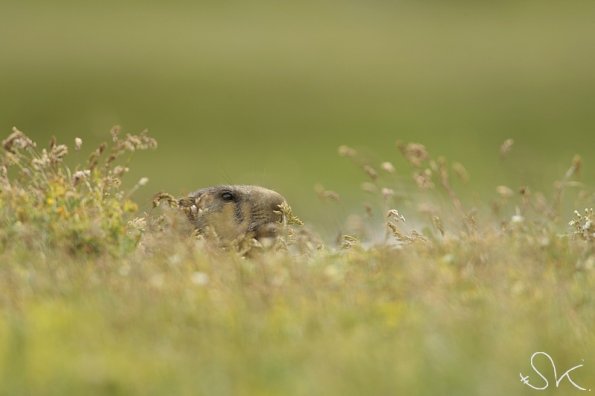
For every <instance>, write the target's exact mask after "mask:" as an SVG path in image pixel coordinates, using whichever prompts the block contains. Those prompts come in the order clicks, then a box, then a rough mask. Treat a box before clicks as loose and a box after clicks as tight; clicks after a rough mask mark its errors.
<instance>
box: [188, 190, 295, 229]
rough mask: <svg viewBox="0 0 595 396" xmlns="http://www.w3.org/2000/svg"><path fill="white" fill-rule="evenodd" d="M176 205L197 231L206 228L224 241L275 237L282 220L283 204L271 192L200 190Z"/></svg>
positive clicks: (281, 197) (278, 196)
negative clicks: (181, 209) (183, 210)
mask: <svg viewBox="0 0 595 396" xmlns="http://www.w3.org/2000/svg"><path fill="white" fill-rule="evenodd" d="M179 202H180V205H181V206H182V207H184V208H185V211H186V213H187V215H188V218H189V220H190V221H191V222H192V224H193V225H194V226H195V227H196V229H197V230H198V231H199V232H205V231H206V230H207V229H210V231H213V232H214V233H215V234H216V235H217V236H218V237H219V238H220V239H222V240H224V241H233V240H236V239H238V238H241V237H243V236H246V235H250V236H252V237H253V238H256V239H261V238H266V237H275V236H276V235H277V231H278V229H279V227H280V226H281V222H282V220H283V214H282V212H281V206H282V205H283V204H285V205H286V201H285V198H283V196H282V195H281V194H279V193H277V192H275V191H273V190H269V189H266V188H263V187H258V186H239V185H224V186H215V187H207V188H203V189H201V190H198V191H196V192H194V193H192V194H190V195H189V196H188V197H187V198H182V199H181V200H180V201H179Z"/></svg>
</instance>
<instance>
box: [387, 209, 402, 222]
mask: <svg viewBox="0 0 595 396" xmlns="http://www.w3.org/2000/svg"><path fill="white" fill-rule="evenodd" d="M386 218H387V219H388V220H389V221H390V220H395V221H397V222H399V221H402V222H403V223H404V222H405V217H404V216H403V215H402V214H401V213H399V211H398V210H397V209H391V210H389V211H388V212H386Z"/></svg>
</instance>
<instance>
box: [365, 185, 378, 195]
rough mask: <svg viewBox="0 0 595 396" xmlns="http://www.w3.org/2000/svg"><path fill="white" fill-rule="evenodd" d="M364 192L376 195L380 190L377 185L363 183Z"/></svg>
mask: <svg viewBox="0 0 595 396" xmlns="http://www.w3.org/2000/svg"><path fill="white" fill-rule="evenodd" d="M362 190H363V191H365V192H367V193H371V194H373V193H375V192H376V191H377V190H378V188H377V187H376V184H374V183H370V182H363V183H362Z"/></svg>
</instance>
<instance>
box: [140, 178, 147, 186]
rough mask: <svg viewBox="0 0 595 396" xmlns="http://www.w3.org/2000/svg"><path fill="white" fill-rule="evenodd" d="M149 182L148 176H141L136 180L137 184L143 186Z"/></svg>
mask: <svg viewBox="0 0 595 396" xmlns="http://www.w3.org/2000/svg"><path fill="white" fill-rule="evenodd" d="M148 182H149V178H148V177H141V179H140V180H139V181H138V185H139V186H144V185H146V184H147V183H148Z"/></svg>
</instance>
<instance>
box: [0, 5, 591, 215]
mask: <svg viewBox="0 0 595 396" xmlns="http://www.w3.org/2000/svg"><path fill="white" fill-rule="evenodd" d="M496 3H497V4H496ZM594 21H595V2H593V1H568V2H544V1H503V2H490V3H488V2H466V1H454V2H453V1H450V2H446V1H444V2H437V1H436V2H414V1H399V2H392V1H380V0H373V1H304V0H302V1H299V2H279V1H260V0H258V1H202V2H190V1H188V2H183V1H178V2H158V1H153V2H140V1H138V2H116V1H104V2H101V3H100V4H94V5H93V4H90V3H89V4H87V3H84V4H83V3H80V2H26V1H23V2H18V3H17V2H7V1H2V2H0V87H1V93H2V94H1V95H0V130H1V131H3V132H2V134H3V135H7V134H8V133H9V132H10V128H11V127H12V126H13V125H15V126H18V127H19V128H20V129H21V130H23V131H25V132H26V133H28V134H29V135H31V136H33V137H35V138H37V139H38V140H40V141H41V142H45V141H47V140H49V138H50V137H51V136H52V135H56V136H57V137H58V138H59V139H60V140H62V141H67V142H71V141H72V140H71V139H72V138H74V137H75V136H79V137H81V138H83V140H84V141H85V146H86V148H87V149H91V145H95V144H96V143H98V142H99V141H101V140H103V139H105V138H106V137H107V133H108V131H109V129H110V127H111V126H112V125H114V124H120V125H122V126H123V128H124V131H128V132H138V131H140V130H142V129H144V128H148V129H149V131H150V132H151V134H152V135H153V136H154V137H156V138H157V139H158V141H159V143H160V148H159V149H158V151H156V152H150V153H140V154H139V155H137V157H136V159H135V161H134V163H133V167H132V168H133V169H132V171H133V172H132V174H131V176H130V180H131V181H132V182H134V180H136V179H138V178H139V177H141V176H147V177H149V178H150V180H151V182H150V184H149V185H148V186H147V187H145V188H144V191H143V192H142V193H141V194H140V196H139V199H140V200H141V201H143V202H148V200H149V198H150V196H151V194H152V193H154V192H156V191H159V190H166V191H168V192H171V193H174V194H183V193H186V192H189V191H192V190H194V189H196V188H198V187H203V186H206V185H211V184H217V183H256V184H262V185H266V186H269V187H271V188H274V189H276V190H278V191H280V192H282V193H283V194H285V195H286V196H287V197H288V198H289V200H290V203H292V205H293V206H294V208H295V209H296V211H297V212H298V214H299V215H300V216H301V217H303V218H304V219H305V220H307V221H314V222H320V223H329V222H332V220H333V219H330V220H329V218H328V217H329V216H331V217H332V216H334V214H333V213H331V212H332V211H327V207H326V204H323V203H320V202H319V201H318V199H317V197H316V194H315V193H314V191H313V186H314V185H315V184H316V183H317V182H320V183H322V184H324V185H325V186H326V187H327V188H330V189H333V190H336V191H338V192H339V193H340V194H341V195H342V196H343V197H346V198H345V199H344V200H343V203H342V204H340V205H343V208H344V210H346V211H347V210H349V209H350V208H349V206H350V205H351V204H352V202H355V201H356V200H357V199H359V198H358V194H361V193H360V192H358V189H359V184H360V182H361V181H362V180H363V177H362V175H361V174H360V173H361V172H360V171H359V170H357V169H355V168H354V167H353V166H350V165H349V164H348V163H347V161H346V160H345V159H344V158H339V157H338V156H337V154H336V148H337V146H338V145H340V144H348V145H351V146H355V147H357V148H362V149H364V150H365V151H366V152H369V153H373V154H372V156H371V158H372V160H373V161H377V163H379V162H380V161H383V160H393V159H395V158H397V157H398V153H397V150H396V148H395V141H396V140H397V139H402V140H405V141H417V142H421V143H424V144H425V145H426V146H427V147H428V148H429V150H430V151H431V152H432V153H435V154H443V155H446V156H447V157H448V158H451V159H453V160H458V161H461V162H462V163H463V164H465V165H466V166H467V168H468V170H469V171H470V173H471V178H472V179H471V180H472V182H471V184H470V186H472V187H469V188H470V189H471V190H472V192H473V193H479V194H484V193H485V194H486V195H490V194H493V191H494V186H495V185H497V184H502V183H507V184H510V185H511V186H512V187H518V186H519V185H521V184H530V185H536V186H538V187H544V188H548V187H550V186H551V181H552V180H553V179H554V178H555V177H557V176H558V175H559V174H561V173H563V172H564V170H565V169H566V168H567V166H568V164H569V163H570V159H571V158H572V155H573V154H575V153H577V152H579V153H582V154H583V156H584V157H585V167H584V173H583V178H584V180H585V181H587V182H591V183H592V181H593V180H595V172H594V170H595V167H593V165H592V158H591V157H590V154H591V153H592V151H593V147H595V133H594V130H595V22H594ZM506 138H513V139H515V147H514V149H513V152H512V153H511V157H510V158H509V159H508V160H507V161H506V162H502V161H501V160H500V158H499V156H498V148H499V145H500V144H501V143H502V142H503V141H504V140H505V139H506ZM85 156H86V155H85ZM80 158H81V159H82V158H84V157H83V156H82V155H80ZM397 171H398V172H401V174H402V175H405V174H406V170H405V169H404V168H402V167H398V169H397Z"/></svg>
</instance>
